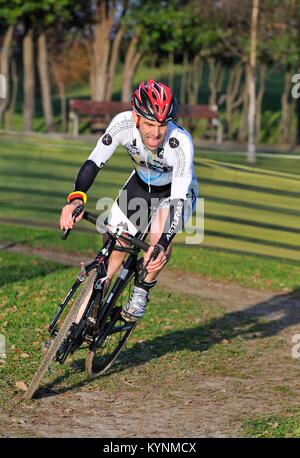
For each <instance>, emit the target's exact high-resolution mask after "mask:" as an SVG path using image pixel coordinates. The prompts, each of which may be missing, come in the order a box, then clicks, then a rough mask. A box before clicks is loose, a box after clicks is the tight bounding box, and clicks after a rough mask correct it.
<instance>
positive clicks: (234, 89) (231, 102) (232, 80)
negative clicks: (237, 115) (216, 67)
mask: <svg viewBox="0 0 300 458" xmlns="http://www.w3.org/2000/svg"><path fill="white" fill-rule="evenodd" d="M243 72H244V68H243V65H242V64H237V65H236V66H235V67H234V68H232V69H230V72H229V79H228V83H227V88H226V95H225V101H226V110H225V120H226V133H227V135H228V137H229V138H230V139H231V138H232V135H233V122H232V115H233V112H234V110H236V109H238V108H239V107H240V106H241V104H242V103H243V101H244V93H245V88H244V87H243V85H242V84H241V80H242V75H243Z"/></svg>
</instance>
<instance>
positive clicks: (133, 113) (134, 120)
mask: <svg viewBox="0 0 300 458" xmlns="http://www.w3.org/2000/svg"><path fill="white" fill-rule="evenodd" d="M132 117H133V122H134V123H135V125H136V128H137V129H138V128H139V127H140V120H141V117H140V116H139V115H138V114H137V113H136V112H135V111H134V110H133V111H132Z"/></svg>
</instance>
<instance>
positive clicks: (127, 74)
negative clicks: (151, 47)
mask: <svg viewBox="0 0 300 458" xmlns="http://www.w3.org/2000/svg"><path fill="white" fill-rule="evenodd" d="M138 40H139V39H138V37H137V36H136V35H135V36H133V37H132V39H131V41H130V43H129V46H128V48H127V52H126V57H125V63H124V70H123V82H122V102H128V101H129V100H130V97H131V92H132V90H131V86H132V79H133V75H134V73H135V71H136V69H137V66H138V64H139V62H140V60H141V58H142V53H141V52H139V51H137V50H136V46H137V43H138Z"/></svg>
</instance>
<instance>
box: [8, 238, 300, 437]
mask: <svg viewBox="0 0 300 458" xmlns="http://www.w3.org/2000/svg"><path fill="white" fill-rule="evenodd" d="M7 248H8V249H9V250H11V251H22V252H26V248H25V247H20V246H18V247H13V246H12V247H10V248H9V247H7ZM30 254H38V255H40V256H43V257H45V258H47V257H51V259H53V251H51V252H50V251H49V252H47V251H46V250H39V249H32V248H30ZM61 261H62V262H64V263H69V264H75V265H78V258H77V257H76V256H73V257H72V256H68V255H61ZM170 285H172V289H173V291H174V290H175V291H179V292H185V293H186V292H187V291H188V292H189V294H193V295H198V296H199V297H202V298H206V299H209V300H212V301H214V302H215V303H216V304H220V303H222V305H223V306H224V307H225V309H226V314H227V313H228V314H230V313H232V312H234V313H239V312H240V313H241V314H243V313H244V312H245V311H246V310H247V313H249V312H250V313H252V314H253V316H259V315H264V316H267V317H268V318H267V319H268V320H269V327H268V328H267V330H269V333H270V335H276V338H277V341H276V342H277V345H275V346H274V344H272V345H270V340H269V336H268V332H265V333H264V335H259V333H258V334H257V336H255V335H254V336H253V338H252V339H249V341H248V344H247V345H248V351H249V354H250V355H251V354H252V357H251V358H250V359H249V364H247V365H246V366H247V367H244V368H243V370H242V371H241V375H240V376H228V375H224V376H222V375H216V374H211V373H209V372H206V370H205V367H203V365H201V367H199V368H198V369H196V370H193V371H190V372H188V373H186V374H184V376H182V377H180V378H179V379H177V378H173V379H172V377H171V376H170V375H166V380H165V384H166V385H168V390H166V389H161V388H162V387H161V386H159V384H158V383H157V384H156V383H155V381H154V382H153V379H151V381H149V384H148V383H147V382H145V380H144V379H143V381H142V384H140V383H139V382H138V377H137V376H136V374H135V375H134V376H132V379H131V378H130V371H131V369H130V368H129V369H127V371H126V377H125V378H124V383H121V384H120V386H119V389H118V394H117V396H116V395H115V394H112V393H107V392H106V391H105V390H101V383H99V385H98V386H97V388H95V387H94V388H93V389H92V390H91V389H89V387H88V385H82V386H79V387H78V388H77V389H72V391H71V392H68V391H61V392H58V393H57V394H54V395H52V396H45V397H43V396H42V397H40V398H39V399H36V400H33V401H30V402H27V403H25V404H24V403H19V404H16V401H17V400H10V401H9V402H8V405H7V407H8V408H6V409H5V411H4V410H3V411H2V412H1V413H0V437H107V438H109V437H111V438H116V437H119V438H125V437H126V438H128V437H144V438H147V437H152V438H153V437H159V438H163V437H172V438H173V437H185V438H190V437H239V436H244V435H245V432H244V431H245V429H244V427H243V425H244V421H245V420H248V419H249V418H255V417H259V416H261V415H269V414H272V415H276V414H279V415H280V414H281V413H282V412H286V411H287V410H288V409H293V408H299V407H300V396H299V394H300V377H299V375H300V360H299V359H294V358H292V355H291V351H292V345H293V344H292V336H293V335H294V334H299V333H300V299H299V296H297V295H296V294H295V293H293V292H291V291H282V292H277V293H276V292H274V291H261V290H260V291H258V290H252V289H249V288H243V287H241V286H239V285H236V284H232V283H227V282H226V283H224V282H216V281H214V280H211V279H207V278H203V277H200V276H197V275H190V274H189V275H187V274H186V273H183V272H179V271H174V270H167V269H166V270H165V271H164V272H163V273H162V274H161V276H160V287H161V288H164V289H165V290H166V289H170ZM258 347H259V351H257V348H258ZM146 364H147V363H146ZM132 370H134V369H132ZM132 374H133V373H132Z"/></svg>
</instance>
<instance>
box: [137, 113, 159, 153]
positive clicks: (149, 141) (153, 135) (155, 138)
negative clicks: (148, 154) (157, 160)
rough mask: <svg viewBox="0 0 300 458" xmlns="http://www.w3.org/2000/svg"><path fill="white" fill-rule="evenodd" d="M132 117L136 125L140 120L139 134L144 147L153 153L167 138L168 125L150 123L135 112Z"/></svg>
mask: <svg viewBox="0 0 300 458" xmlns="http://www.w3.org/2000/svg"><path fill="white" fill-rule="evenodd" d="M132 115H133V119H134V122H135V123H137V122H138V120H139V132H140V135H141V137H142V141H143V143H144V145H145V146H146V147H147V148H148V149H150V150H151V151H154V150H156V149H157V148H158V147H159V146H160V145H161V143H162V142H163V140H164V138H165V135H166V133H167V128H168V125H167V123H160V122H157V121H150V120H149V119H147V118H143V117H142V116H139V115H137V114H136V113H135V112H134V111H133V112H132Z"/></svg>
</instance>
